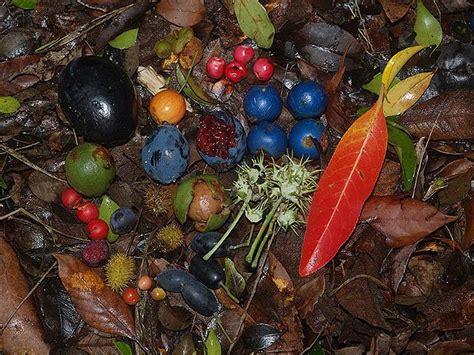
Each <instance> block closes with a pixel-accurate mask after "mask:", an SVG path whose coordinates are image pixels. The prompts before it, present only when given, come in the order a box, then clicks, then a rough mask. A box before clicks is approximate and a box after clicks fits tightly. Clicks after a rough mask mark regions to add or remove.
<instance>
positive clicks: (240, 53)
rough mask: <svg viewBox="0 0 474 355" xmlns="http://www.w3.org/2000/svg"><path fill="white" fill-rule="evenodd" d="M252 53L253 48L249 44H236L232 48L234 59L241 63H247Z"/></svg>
mask: <svg viewBox="0 0 474 355" xmlns="http://www.w3.org/2000/svg"><path fill="white" fill-rule="evenodd" d="M253 55H254V51H253V48H252V47H250V46H243V45H240V46H237V47H235V48H234V60H235V61H237V62H239V63H240V64H242V65H247V63H249V62H250V61H251V60H252V58H253Z"/></svg>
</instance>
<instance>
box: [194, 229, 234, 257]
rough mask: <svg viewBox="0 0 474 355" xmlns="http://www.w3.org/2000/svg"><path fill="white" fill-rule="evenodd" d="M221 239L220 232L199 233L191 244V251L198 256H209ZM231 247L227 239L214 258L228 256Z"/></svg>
mask: <svg viewBox="0 0 474 355" xmlns="http://www.w3.org/2000/svg"><path fill="white" fill-rule="evenodd" d="M221 237H222V233H219V232H207V233H198V234H196V236H195V237H194V238H193V240H192V242H191V249H192V250H194V251H195V252H196V253H197V254H207V253H208V252H209V251H210V250H211V249H212V248H214V245H216V244H217V242H218V241H219V240H220V239H221ZM231 245H232V244H231V242H230V240H229V239H226V240H225V241H224V243H222V245H221V246H220V247H219V248H218V249H217V250H216V252H215V253H214V254H213V255H212V257H213V258H221V257H223V256H228V255H229V248H230V247H231Z"/></svg>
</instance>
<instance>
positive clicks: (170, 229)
mask: <svg viewBox="0 0 474 355" xmlns="http://www.w3.org/2000/svg"><path fill="white" fill-rule="evenodd" d="M156 239H157V242H158V248H159V250H160V251H161V252H163V253H169V252H172V251H174V250H176V249H178V248H179V247H180V246H181V245H182V244H183V241H184V234H183V231H182V230H181V228H180V227H179V226H178V225H177V224H176V223H171V224H168V225H167V226H165V227H163V228H161V229H160V230H159V231H158V233H156Z"/></svg>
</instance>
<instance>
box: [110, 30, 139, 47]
mask: <svg viewBox="0 0 474 355" xmlns="http://www.w3.org/2000/svg"><path fill="white" fill-rule="evenodd" d="M137 37H138V28H134V29H133V30H128V31H125V32H124V33H121V34H119V35H118V36H117V37H115V38H114V39H113V40H111V41H109V45H110V46H111V47H114V48H117V49H127V48H130V47H132V46H133V45H134V44H135V43H136V42H137Z"/></svg>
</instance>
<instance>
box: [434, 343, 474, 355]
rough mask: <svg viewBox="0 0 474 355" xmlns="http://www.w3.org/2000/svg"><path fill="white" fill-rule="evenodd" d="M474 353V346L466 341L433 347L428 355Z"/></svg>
mask: <svg viewBox="0 0 474 355" xmlns="http://www.w3.org/2000/svg"><path fill="white" fill-rule="evenodd" d="M472 353H474V346H473V345H472V344H469V343H468V341H465V340H449V341H442V342H439V343H436V344H435V345H433V346H432V347H431V349H430V351H429V352H428V355H459V354H472Z"/></svg>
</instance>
